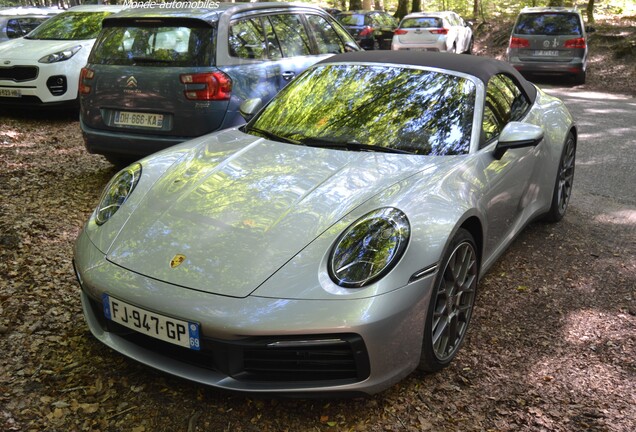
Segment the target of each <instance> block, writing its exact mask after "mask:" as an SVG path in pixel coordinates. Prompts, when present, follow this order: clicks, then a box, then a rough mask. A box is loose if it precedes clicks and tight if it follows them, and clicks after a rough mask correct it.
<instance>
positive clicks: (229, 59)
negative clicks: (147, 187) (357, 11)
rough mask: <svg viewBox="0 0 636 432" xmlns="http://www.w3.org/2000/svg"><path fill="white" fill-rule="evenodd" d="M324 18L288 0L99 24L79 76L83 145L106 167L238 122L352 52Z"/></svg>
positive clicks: (139, 12) (130, 13)
mask: <svg viewBox="0 0 636 432" xmlns="http://www.w3.org/2000/svg"><path fill="white" fill-rule="evenodd" d="M359 49H360V47H359V46H358V45H357V44H356V42H355V41H354V40H353V38H352V37H351V36H350V35H349V34H348V33H347V32H346V30H345V29H343V28H342V26H340V25H339V24H338V23H337V22H336V20H335V19H334V18H333V17H331V16H330V15H329V14H328V13H326V12H325V11H323V10H322V9H319V8H317V7H313V6H310V5H292V4H287V3H244V4H238V3H237V4H220V5H219V7H218V9H163V8H155V9H152V8H151V9H128V10H126V11H123V12H121V13H119V14H116V15H113V16H112V17H109V18H108V19H106V20H104V22H103V29H102V31H101V33H100V35H99V37H98V39H97V42H96V43H95V46H94V48H93V51H92V52H91V55H90V57H89V59H88V63H87V65H86V67H85V68H84V69H83V70H82V74H81V78H80V105H81V108H80V126H81V129H82V132H83V136H84V140H85V143H86V148H87V149H88V151H89V152H91V153H99V154H102V155H104V156H106V158H107V159H108V160H110V161H111V162H113V163H115V164H121V163H125V162H128V161H130V160H134V159H136V158H139V157H140V156H144V155H147V154H150V153H153V152H155V151H157V150H160V149H163V148H165V147H168V146H171V145H173V144H177V143H180V142H182V141H186V140H188V139H191V138H193V137H197V136H200V135H203V134H206V133H209V132H212V131H215V130H219V129H224V128H228V127H232V126H236V125H238V124H241V123H243V122H244V120H243V118H242V117H241V116H240V114H239V106H240V104H241V103H242V102H243V101H245V100H246V99H250V98H260V99H261V100H262V101H263V103H265V102H267V101H269V100H270V99H271V98H272V97H273V96H274V95H275V94H276V93H277V92H278V91H279V90H281V89H282V88H283V87H284V86H285V85H286V84H287V83H288V82H289V81H290V80H291V79H292V78H293V77H294V76H296V75H297V74H299V73H300V72H302V71H303V70H305V69H306V68H307V67H309V66H311V65H313V64H314V63H316V62H318V61H320V60H322V59H324V58H326V57H329V56H331V55H333V54H336V53H342V52H345V51H350V50H359Z"/></svg>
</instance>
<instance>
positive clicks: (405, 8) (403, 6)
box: [393, 0, 409, 20]
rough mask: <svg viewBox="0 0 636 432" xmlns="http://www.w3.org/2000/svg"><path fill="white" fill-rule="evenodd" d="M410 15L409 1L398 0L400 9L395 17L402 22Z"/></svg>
mask: <svg viewBox="0 0 636 432" xmlns="http://www.w3.org/2000/svg"><path fill="white" fill-rule="evenodd" d="M408 13H409V0H398V7H397V10H396V11H395V15H393V16H394V17H395V18H397V19H398V20H401V19H402V18H404V17H405V16H406V15H408Z"/></svg>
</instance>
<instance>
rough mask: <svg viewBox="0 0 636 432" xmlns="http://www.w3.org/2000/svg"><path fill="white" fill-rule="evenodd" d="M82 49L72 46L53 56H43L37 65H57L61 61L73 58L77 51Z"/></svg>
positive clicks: (78, 46) (79, 46)
mask: <svg viewBox="0 0 636 432" xmlns="http://www.w3.org/2000/svg"><path fill="white" fill-rule="evenodd" d="M81 49H82V46H81V45H77V46H74V47H73V48H69V49H65V50H63V51H58V52H56V53H53V54H49V55H45V56H44V57H42V58H41V59H40V60H38V62H39V63H57V62H61V61H65V60H68V59H70V58H71V57H73V56H74V55H75V54H77V52H78V51H79V50H81Z"/></svg>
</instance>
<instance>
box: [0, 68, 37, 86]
mask: <svg viewBox="0 0 636 432" xmlns="http://www.w3.org/2000/svg"><path fill="white" fill-rule="evenodd" d="M38 71H39V69H38V67H37V66H10V67H0V80H9V81H15V82H23V81H31V80H34V79H36V78H37V77H38Z"/></svg>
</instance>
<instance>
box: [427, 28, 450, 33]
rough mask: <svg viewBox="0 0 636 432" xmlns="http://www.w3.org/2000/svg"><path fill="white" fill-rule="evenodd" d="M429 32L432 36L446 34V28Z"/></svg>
mask: <svg viewBox="0 0 636 432" xmlns="http://www.w3.org/2000/svg"><path fill="white" fill-rule="evenodd" d="M429 32H430V33H433V34H448V29H447V28H440V29H433V30H429Z"/></svg>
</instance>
